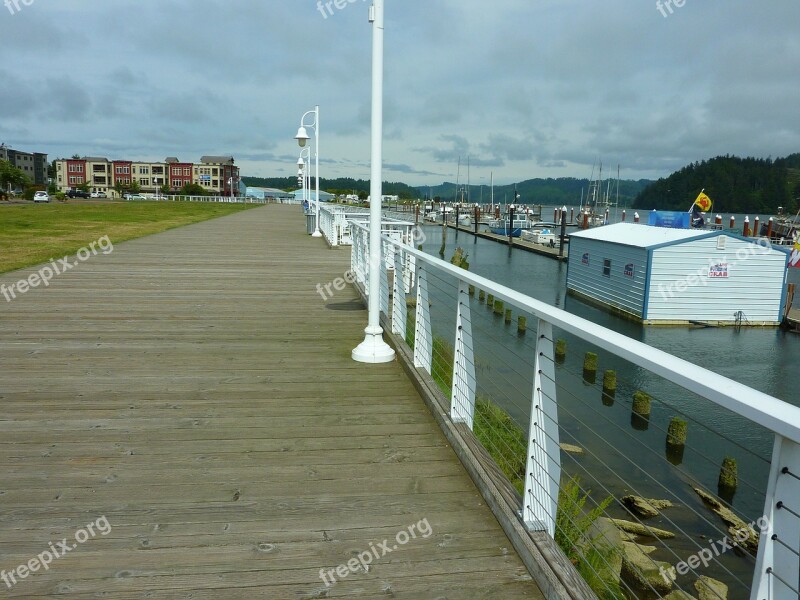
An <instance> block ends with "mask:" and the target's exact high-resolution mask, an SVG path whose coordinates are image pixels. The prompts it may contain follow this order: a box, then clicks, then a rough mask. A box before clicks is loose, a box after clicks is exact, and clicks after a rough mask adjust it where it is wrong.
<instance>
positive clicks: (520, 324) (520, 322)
mask: <svg viewBox="0 0 800 600" xmlns="http://www.w3.org/2000/svg"><path fill="white" fill-rule="evenodd" d="M527 329H528V318H527V317H524V316H522V315H520V316H518V317H517V333H525V332H526V331H527Z"/></svg>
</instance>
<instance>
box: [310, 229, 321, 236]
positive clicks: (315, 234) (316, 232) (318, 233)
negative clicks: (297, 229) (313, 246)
mask: <svg viewBox="0 0 800 600" xmlns="http://www.w3.org/2000/svg"><path fill="white" fill-rule="evenodd" d="M311 237H322V232H321V231H320V230H319V229H317V230H316V231H315V232H314V233H312V234H311Z"/></svg>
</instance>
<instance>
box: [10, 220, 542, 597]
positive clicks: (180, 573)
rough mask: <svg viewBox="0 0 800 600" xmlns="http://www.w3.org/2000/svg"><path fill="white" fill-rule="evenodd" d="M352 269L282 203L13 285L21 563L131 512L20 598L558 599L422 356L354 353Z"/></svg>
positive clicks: (13, 486)
mask: <svg viewBox="0 0 800 600" xmlns="http://www.w3.org/2000/svg"><path fill="white" fill-rule="evenodd" d="M112 242H113V240H112ZM515 246H517V243H515ZM520 247H522V246H521V245H520ZM542 251H543V252H545V250H544V249H543V250H542ZM36 268H37V267H31V268H28V269H23V270H21V271H17V272H13V273H6V274H4V275H2V276H0V282H5V283H6V284H10V283H12V282H15V281H18V280H20V279H22V278H24V277H27V276H28V275H29V274H31V273H34V272H35V271H36ZM348 269H349V252H342V251H336V250H329V249H328V247H327V246H326V244H325V242H324V241H323V240H321V239H314V238H311V237H309V236H308V235H307V234H306V230H305V223H304V220H303V217H302V213H301V212H300V211H299V209H298V208H297V207H294V206H283V205H270V206H266V207H262V208H256V209H253V210H249V211H245V212H242V213H238V214H235V215H232V216H228V217H224V218H220V219H217V220H213V221H208V222H204V223H200V224H196V225H192V226H188V227H182V228H179V229H173V230H170V231H167V232H165V233H161V234H158V235H154V236H150V237H145V238H140V239H137V240H133V241H129V242H125V243H120V244H117V245H115V247H114V250H113V252H112V253H110V254H108V255H105V256H104V255H98V256H94V257H92V258H91V259H89V260H87V261H86V262H83V263H81V264H80V265H78V266H77V267H76V268H74V269H73V270H71V271H69V272H66V273H64V274H62V275H60V276H58V277H57V278H55V279H53V280H52V281H51V282H50V286H49V287H47V288H43V287H39V288H37V289H33V290H30V291H29V292H27V293H26V294H24V295H20V296H19V297H17V298H16V299H15V300H14V301H13V302H9V303H4V304H3V306H2V312H0V332H2V335H0V347H1V348H2V354H1V355H2V359H3V369H2V372H0V398H2V402H3V418H2V421H0V428H1V429H2V437H0V481H2V486H0V509H1V510H2V512H1V513H0V514H1V515H2V517H1V518H0V548H2V552H0V554H2V564H0V568H2V569H4V570H5V573H6V574H8V572H9V571H11V570H13V569H16V568H17V566H18V565H25V564H27V563H28V561H30V560H31V559H32V558H34V557H36V556H37V555H39V554H40V553H42V552H43V551H46V550H48V548H50V547H51V542H52V544H58V541H59V540H62V539H66V540H68V541H69V540H75V539H77V535H76V533H77V532H80V531H84V530H85V529H86V526H87V524H89V523H92V522H96V521H97V520H98V519H100V518H105V519H106V520H107V523H108V525H109V530H108V532H107V534H106V533H102V534H100V533H98V532H97V531H95V534H96V535H93V536H90V537H88V539H86V540H84V541H83V542H82V543H77V542H75V543H73V545H74V547H73V548H72V549H71V550H70V552H69V553H68V554H66V555H65V556H62V557H60V558H57V559H55V560H54V561H53V562H52V563H51V564H50V565H49V569H47V570H39V571H38V572H29V573H28V574H27V576H26V577H25V578H20V577H18V578H17V581H16V582H15V584H14V585H13V586H10V587H8V588H6V584H0V589H3V591H4V593H5V595H6V597H12V598H13V597H25V598H52V597H56V596H59V595H68V596H69V597H70V598H87V599H88V598H97V597H108V598H114V600H126V599H132V598H143V597H148V598H165V599H166V598H169V599H172V598H193V599H195V600H204V599H207V600H211V599H217V598H226V599H237V598H242V599H245V598H247V599H250V598H257V597H258V598H276V599H278V598H333V597H347V598H355V597H358V598H376V597H385V598H392V597H398V598H401V597H402V598H437V597H438V598H503V599H504V600H513V599H515V598H542V597H543V596H542V594H541V592H540V591H539V589H538V587H537V586H536V585H535V583H534V582H533V581H532V579H531V577H530V575H529V573H528V571H527V570H526V569H525V567H524V565H523V563H522V561H521V559H520V557H519V556H518V555H517V554H516V552H515V551H514V549H513V547H512V546H511V544H510V542H509V540H508V538H507V537H506V535H505V534H504V533H503V531H502V529H501V527H500V525H499V524H498V522H497V520H496V519H495V517H494V516H493V514H492V512H491V511H490V510H489V508H488V507H487V506H486V503H485V502H484V501H483V499H482V497H481V495H480V494H479V492H478V490H477V488H476V487H475V484H474V483H473V482H472V480H471V479H470V478H469V476H468V475H467V473H466V471H465V470H464V467H463V466H462V465H461V463H460V462H459V460H458V458H457V457H456V455H455V453H454V452H453V450H452V449H451V448H450V447H449V445H448V443H447V441H446V439H445V437H444V435H443V433H442V431H441V430H440V428H439V426H438V425H437V423H436V421H435V420H434V418H433V416H432V415H431V414H430V412H429V410H428V409H427V407H426V405H425V404H424V402H423V400H422V399H421V398H420V396H419V394H418V392H417V391H416V389H415V387H414V386H413V385H412V383H411V382H410V380H409V379H408V378H407V376H406V375H405V373H404V371H403V369H402V368H401V366H400V365H399V364H398V362H393V363H389V364H386V365H362V364H358V363H355V362H353V361H352V360H351V358H350V353H351V350H352V349H353V348H354V347H355V346H356V345H357V344H358V343H359V342H360V341H361V340H362V339H363V328H364V326H366V322H367V316H366V315H367V313H366V311H365V310H363V306H362V305H361V302H360V301H359V300H357V299H356V297H357V296H356V292H355V291H354V290H353V289H352V288H349V287H348V288H346V289H344V291H337V292H335V293H334V294H333V295H332V296H330V297H328V298H326V299H324V300H323V298H322V296H321V294H320V292H319V287H318V284H321V285H324V284H326V283H329V282H331V281H333V280H335V279H336V278H337V277H341V276H342V275H343V274H344V273H345V272H346V271H347V270H348ZM425 524H427V525H429V528H428V527H427V526H426V525H425ZM410 527H415V536H414V537H412V538H411V539H408V540H407V542H406V543H400V544H399V545H398V544H397V543H395V542H394V541H393V540H398V541H399V540H400V536H399V535H398V534H399V533H400V532H404V531H409V528H410ZM428 531H429V533H428V535H425V533H426V532H428ZM385 540H389V546H388V548H389V552H391V554H389V555H388V556H387V555H385V553H384V554H383V555H381V556H379V557H378V558H374V559H373V560H371V564H369V565H368V567H367V568H362V567H360V566H359V567H356V568H351V567H349V566H347V565H348V562H349V561H351V560H352V559H354V558H355V557H357V556H358V555H359V553H364V552H365V551H366V552H369V551H370V549H372V548H376V549H377V548H379V547H380V546H379V544H381V543H382V542H384V541H385ZM78 541H79V542H80V541H81V540H80V539H78ZM381 552H384V551H383V550H382V551H381ZM326 571H327V572H328V574H329V575H328V577H329V578H330V577H333V578H335V579H336V581H335V582H334V583H332V584H331V585H330V586H328V585H326V583H325V582H324V581H323V579H322V578H321V573H325V572H326ZM331 573H333V575H330V574H331ZM342 573H344V575H342Z"/></svg>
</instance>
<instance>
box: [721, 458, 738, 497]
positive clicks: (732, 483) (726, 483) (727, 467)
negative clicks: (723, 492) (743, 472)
mask: <svg viewBox="0 0 800 600" xmlns="http://www.w3.org/2000/svg"><path fill="white" fill-rule="evenodd" d="M738 483H739V468H738V466H737V464H736V459H735V458H733V457H731V456H726V457H725V458H723V459H722V467H721V468H720V470H719V487H720V488H723V489H728V490H735V489H736V486H737V485H738Z"/></svg>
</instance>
